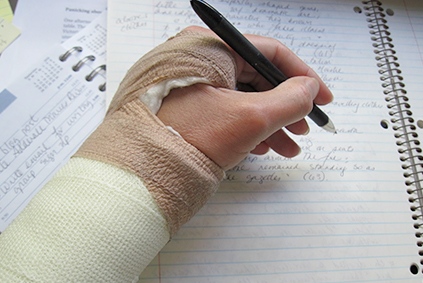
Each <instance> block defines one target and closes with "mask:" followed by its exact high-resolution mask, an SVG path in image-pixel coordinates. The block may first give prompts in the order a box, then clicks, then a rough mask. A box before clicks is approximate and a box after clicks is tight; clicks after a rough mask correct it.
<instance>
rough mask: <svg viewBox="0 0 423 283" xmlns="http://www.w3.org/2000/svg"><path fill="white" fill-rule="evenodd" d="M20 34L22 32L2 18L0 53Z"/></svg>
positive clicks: (0, 25)
mask: <svg viewBox="0 0 423 283" xmlns="http://www.w3.org/2000/svg"><path fill="white" fill-rule="evenodd" d="M20 34H21V31H20V30H19V29H18V28H17V27H15V26H14V25H12V24H11V23H9V22H8V21H6V20H5V19H3V18H1V17H0V53H2V52H3V50H4V49H6V47H7V46H9V44H11V43H12V42H13V41H14V40H15V39H16V38H17V37H18V36H19V35H20Z"/></svg>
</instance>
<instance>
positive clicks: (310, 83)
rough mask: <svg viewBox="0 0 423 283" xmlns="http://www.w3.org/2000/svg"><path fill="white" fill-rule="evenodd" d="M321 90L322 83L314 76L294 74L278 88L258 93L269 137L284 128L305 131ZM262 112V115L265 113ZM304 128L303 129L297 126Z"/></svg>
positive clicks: (258, 100) (257, 98)
mask: <svg viewBox="0 0 423 283" xmlns="http://www.w3.org/2000/svg"><path fill="white" fill-rule="evenodd" d="M318 92H319V82H318V81H317V80H316V79H314V78H311V77H305V76H302V77H293V78H290V79H288V80H287V81H285V82H284V83H282V84H280V85H278V86H277V87H275V88H273V89H271V90H269V91H265V92H261V93H260V95H255V96H254V98H252V99H254V100H255V101H254V102H253V103H257V105H259V108H260V112H261V113H262V115H264V117H263V119H264V120H265V121H264V122H265V124H266V128H267V133H266V135H267V136H270V135H271V134H273V133H274V132H276V131H277V130H279V129H281V128H282V127H288V129H289V130H290V131H292V132H294V133H297V132H299V133H304V132H305V131H306V130H308V126H307V124H306V123H305V121H304V120H303V122H300V123H298V122H299V121H301V120H302V119H303V118H304V117H305V116H306V115H308V114H309V113H310V112H311V110H312V109H313V100H314V99H315V98H316V96H317V94H318ZM262 115H260V116H262ZM296 128H302V129H296Z"/></svg>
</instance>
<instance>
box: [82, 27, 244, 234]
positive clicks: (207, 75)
mask: <svg viewBox="0 0 423 283" xmlns="http://www.w3.org/2000/svg"><path fill="white" fill-rule="evenodd" d="M235 74H236V69H235V61H234V59H233V57H232V55H231V53H230V51H229V50H228V49H227V48H226V46H225V45H224V44H223V43H221V42H220V41H219V40H217V39H214V38H212V37H210V36H205V35H204V34H202V33H198V32H193V31H183V32H181V33H180V34H178V35H177V36H175V37H173V38H171V39H169V40H168V41H166V42H165V43H164V44H162V45H160V46H158V47H156V48H155V49H153V50H152V51H151V52H149V53H147V54H146V55H145V56H144V57H142V58H141V59H140V60H139V61H138V62H137V63H135V65H134V66H133V67H132V68H131V69H130V70H129V71H128V73H127V75H126V77H125V78H124V79H123V81H122V83H121V84H120V86H119V89H118V91H117V93H116V95H115V97H114V99H113V101H112V102H111V105H110V108H109V110H108V112H107V115H106V117H105V120H104V121H103V123H102V124H101V125H100V126H99V127H98V129H97V130H96V131H95V132H94V133H93V134H92V135H91V136H90V137H89V138H88V139H87V141H86V142H85V143H84V144H83V145H82V146H81V148H80V149H79V151H78V152H77V153H76V154H75V156H79V157H85V158H90V159H95V160H99V161H102V162H105V163H109V164H113V165H115V166H118V167H120V168H123V169H127V170H129V171H131V172H134V173H135V174H137V175H138V176H139V177H140V178H142V179H143V180H144V182H145V184H146V186H147V188H148V190H149V192H150V193H151V194H152V196H153V197H154V198H155V199H156V201H157V204H158V206H159V207H160V208H161V209H162V211H163V212H164V214H165V217H166V219H167V221H168V225H169V232H170V235H171V237H172V236H173V235H174V234H175V233H176V232H177V231H178V230H179V228H180V227H181V226H182V225H183V224H184V223H186V222H187V221H188V220H189V219H190V218H191V217H192V216H194V214H195V213H197V211H198V210H199V209H200V208H201V207H202V206H203V205H204V204H205V203H206V202H207V200H208V199H209V198H210V197H211V196H212V195H213V194H214V193H215V191H216V190H217V188H218V186H219V183H220V181H221V180H222V178H223V176H224V172H223V170H222V169H221V168H220V167H219V166H218V165H217V164H215V163H214V162H213V161H212V160H210V159H209V158H208V157H207V156H206V155H204V154H203V153H202V152H200V151H199V150H198V149H197V148H195V147H194V146H192V145H191V144H189V143H187V142H186V141H185V140H183V139H182V138H180V137H179V136H178V135H175V134H174V133H173V132H172V131H170V130H169V129H168V128H166V126H165V125H164V124H163V123H162V122H161V121H160V120H159V119H158V118H157V116H155V113H156V112H157V111H158V109H159V108H160V105H161V101H162V99H163V98H164V97H165V96H166V95H167V94H168V93H169V91H170V90H171V89H172V88H174V87H183V86H188V85H191V84H195V83H199V82H201V83H208V84H211V85H214V86H216V87H224V88H231V89H234V88H235V82H236V81H235Z"/></svg>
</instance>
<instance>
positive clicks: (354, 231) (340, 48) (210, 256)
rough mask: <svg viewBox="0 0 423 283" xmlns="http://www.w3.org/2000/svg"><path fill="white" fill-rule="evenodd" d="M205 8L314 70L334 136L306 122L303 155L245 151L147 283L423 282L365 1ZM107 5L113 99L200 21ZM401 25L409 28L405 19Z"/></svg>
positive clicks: (175, 7) (171, 5)
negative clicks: (326, 91)
mask: <svg viewBox="0 0 423 283" xmlns="http://www.w3.org/2000/svg"><path fill="white" fill-rule="evenodd" d="M209 2H210V4H212V5H213V6H215V7H216V8H217V9H218V10H220V11H221V12H222V13H223V14H224V15H225V16H226V17H227V18H228V19H229V20H230V21H231V22H232V23H233V24H234V25H235V26H236V27H238V28H239V29H240V30H241V31H243V32H246V33H253V34H260V35H264V36H270V37H274V38H277V39H279V40H280V41H281V42H283V43H284V44H286V45H287V46H288V47H289V48H291V49H292V50H294V52H295V53H296V54H298V55H299V56H300V57H301V58H302V59H303V60H304V61H305V62H307V63H308V64H309V65H311V66H312V67H313V68H314V69H315V70H316V71H317V72H318V73H319V75H320V76H321V77H322V78H323V80H324V81H325V82H326V83H327V84H328V85H329V87H330V88H331V89H332V91H333V93H334V95H335V100H334V102H333V103H332V104H331V105H329V106H325V107H324V108H323V109H324V111H326V112H327V113H328V114H329V115H330V116H331V118H332V120H333V121H334V123H335V124H336V127H337V131H338V134H336V135H333V134H330V133H327V132H324V131H322V130H321V129H319V128H318V127H316V126H315V125H314V124H313V123H312V122H311V123H309V124H310V126H311V133H310V134H309V135H307V136H303V137H295V139H296V140H297V141H298V143H299V144H300V145H301V147H302V153H301V154H300V155H299V156H298V157H295V158H293V159H286V158H283V157H281V156H278V155H276V154H274V153H269V154H267V155H264V156H253V155H251V156H248V157H247V158H246V159H245V160H244V162H242V163H241V164H240V165H239V166H236V167H235V168H234V169H233V170H231V171H230V172H228V173H227V177H226V178H227V180H226V181H225V182H224V183H223V184H222V186H221V188H220V190H219V191H218V192H217V194H216V195H215V196H214V197H213V198H212V199H211V200H210V202H209V203H208V204H207V205H206V206H205V207H204V208H203V209H202V210H201V211H200V213H199V214H198V215H197V216H195V217H194V218H193V219H192V221H190V222H189V223H187V225H185V226H184V227H183V228H182V229H181V230H180V231H179V233H178V234H177V235H176V237H175V238H174V239H173V240H172V241H171V242H170V243H169V244H168V245H167V246H166V247H165V248H164V250H163V251H162V252H161V253H160V254H159V256H158V257H157V258H156V259H155V260H154V261H153V262H152V263H151V264H150V266H149V267H148V268H147V269H146V270H145V272H144V273H143V274H142V277H141V279H140V282H184V283H186V282H290V283H292V282H302V283H303V282H363V281H365V282H376V281H377V282H380V281H388V282H394V281H395V282H421V280H422V279H421V278H422V274H421V266H420V256H419V254H418V252H419V247H418V246H417V242H418V241H419V239H417V238H416V236H415V234H416V229H415V228H414V227H413V224H414V222H413V220H412V212H411V211H410V203H409V201H408V199H409V197H410V196H409V195H408V194H407V188H408V187H407V186H406V185H405V179H404V177H403V175H402V174H403V170H402V169H401V163H400V160H399V157H400V155H399V153H398V152H397V150H398V148H397V146H396V144H395V142H396V139H395V138H394V132H393V130H392V125H390V122H389V121H390V116H389V115H388V111H389V109H387V106H386V104H387V103H386V101H385V100H384V99H385V97H384V94H383V89H382V88H381V82H380V79H379V76H380V74H378V67H377V66H376V61H375V59H374V58H375V54H374V52H373V49H374V48H373V47H372V43H373V42H372V41H371V39H370V37H371V35H370V34H369V28H368V26H367V25H368V22H367V17H366V15H365V13H364V12H365V11H364V8H363V4H362V3H361V1H318V2H316V1H283V2H281V1H260V0H257V1H255V0H243V1H226V0H225V1H218V0H216V1H214V0H210V1H209ZM397 2H398V1H397ZM391 3H392V5H396V6H395V9H396V10H400V11H404V7H403V6H402V4H399V3H394V2H391ZM108 5H109V15H108V72H107V76H108V83H109V85H111V87H110V88H109V90H110V91H111V93H109V94H113V92H114V90H115V89H116V87H117V85H118V82H119V81H120V80H121V78H122V77H123V76H124V75H125V72H126V70H127V69H128V68H129V67H130V65H131V64H132V63H133V62H135V61H136V60H137V59H138V58H139V57H141V56H142V55H143V54H144V53H145V52H147V51H148V50H150V49H151V48H152V47H153V46H155V45H157V44H160V43H161V42H163V41H164V40H166V39H167V38H168V37H169V36H171V35H173V34H175V33H176V32H178V31H180V30H181V29H182V28H184V27H185V26H187V25H192V24H194V25H201V26H203V24H202V22H201V20H199V18H198V17H197V16H196V15H195V14H194V13H193V11H192V9H191V8H190V5H189V1H176V0H174V1H142V2H141V1H131V0H128V1H125V2H121V1H117V0H109V2H108ZM398 15H399V17H404V13H399V14H398ZM402 29H403V30H409V29H410V25H409V24H407V23H406V21H405V18H403V21H402ZM381 121H386V122H387V124H388V128H387V129H385V128H383V127H381V125H380V124H381ZM410 268H411V269H412V270H418V275H414V274H412V272H410Z"/></svg>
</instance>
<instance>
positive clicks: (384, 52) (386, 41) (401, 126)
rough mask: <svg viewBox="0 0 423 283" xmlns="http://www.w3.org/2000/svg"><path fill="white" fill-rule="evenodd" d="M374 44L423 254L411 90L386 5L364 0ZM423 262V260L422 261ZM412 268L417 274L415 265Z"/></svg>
mask: <svg viewBox="0 0 423 283" xmlns="http://www.w3.org/2000/svg"><path fill="white" fill-rule="evenodd" d="M362 3H363V4H364V10H365V15H366V16H367V21H368V23H369V24H368V27H369V29H370V34H371V39H372V41H373V42H374V43H373V47H374V48H375V49H374V52H375V54H376V61H377V66H378V67H379V74H380V75H381V77H380V80H381V81H382V87H383V88H384V91H383V93H384V94H385V100H386V102H387V106H388V109H389V112H388V113H389V115H390V116H391V123H392V124H393V125H394V126H393V127H392V128H393V130H394V131H395V138H397V139H398V141H397V143H396V144H397V146H398V152H399V154H400V160H401V161H402V162H403V165H402V169H403V170H404V178H405V180H406V181H405V184H406V186H407V188H408V189H407V192H408V193H409V194H410V197H409V201H410V204H411V206H410V208H411V211H412V219H413V220H414V228H415V229H416V237H417V238H419V239H418V240H417V246H418V247H420V251H419V255H420V256H423V248H422V247H423V190H422V184H423V156H422V149H421V146H420V141H419V139H418V137H419V136H418V134H417V133H416V132H415V130H416V126H415V121H414V119H413V118H412V115H413V113H412V111H411V110H410V108H411V107H410V104H409V102H408V100H409V99H408V97H407V91H406V90H405V84H404V83H403V77H402V76H401V69H400V64H399V63H398V62H397V61H398V58H397V56H396V52H395V50H394V44H393V43H392V38H391V37H390V35H391V33H390V32H389V26H388V21H387V20H386V14H385V13H384V9H383V7H382V3H381V2H380V1H377V0H370V1H362ZM420 264H421V265H423V260H422V261H421V262H420ZM410 270H411V272H412V273H414V274H416V273H415V272H414V271H413V270H412V269H411V268H410Z"/></svg>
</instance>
